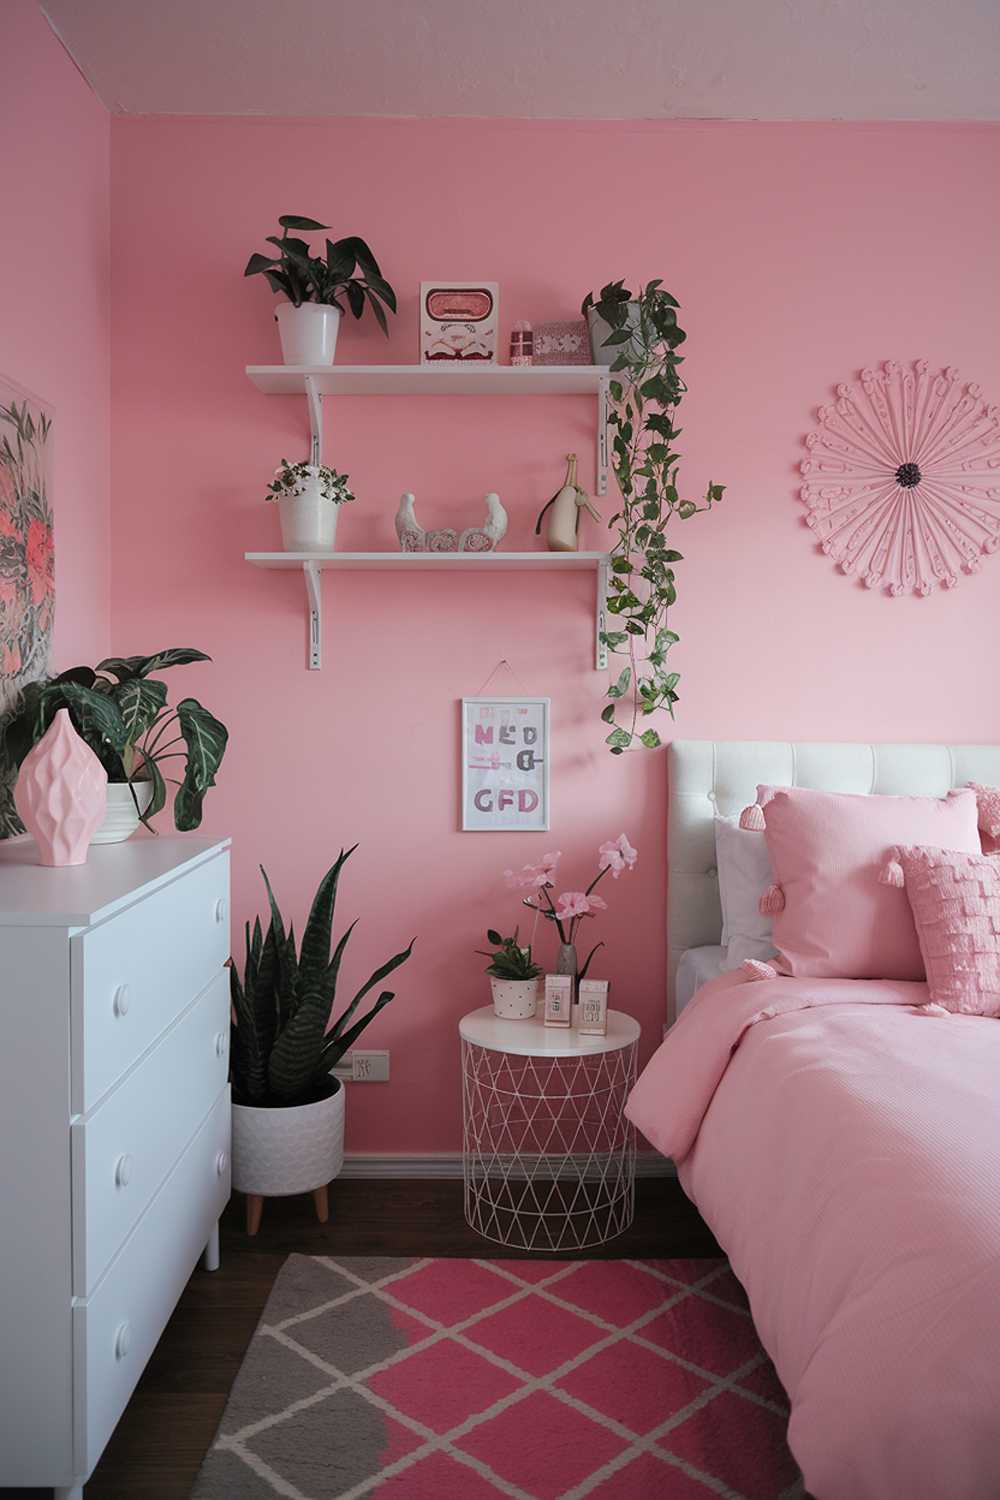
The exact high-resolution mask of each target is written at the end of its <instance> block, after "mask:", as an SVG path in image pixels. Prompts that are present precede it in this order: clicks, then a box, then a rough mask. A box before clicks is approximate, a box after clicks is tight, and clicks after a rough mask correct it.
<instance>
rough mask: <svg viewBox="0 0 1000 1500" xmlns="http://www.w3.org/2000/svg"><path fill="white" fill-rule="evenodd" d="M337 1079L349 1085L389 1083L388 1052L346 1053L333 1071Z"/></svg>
mask: <svg viewBox="0 0 1000 1500" xmlns="http://www.w3.org/2000/svg"><path fill="white" fill-rule="evenodd" d="M333 1076H334V1077H335V1078H342V1079H344V1080H345V1082H347V1083H388V1082H389V1053H388V1051H373V1052H359V1051H353V1052H345V1053H344V1056H343V1057H342V1058H341V1059H340V1062H339V1063H338V1064H337V1066H336V1067H335V1068H334V1070H333Z"/></svg>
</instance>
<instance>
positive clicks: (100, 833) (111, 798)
mask: <svg viewBox="0 0 1000 1500" xmlns="http://www.w3.org/2000/svg"><path fill="white" fill-rule="evenodd" d="M133 791H134V792H135V798H134V800H133V797H132V793H133ZM152 800H153V783H152V782H151V781H133V782H132V784H131V786H129V784H128V782H126V781H109V782H108V811H107V816H106V817H105V819H104V822H103V823H102V824H101V825H100V827H99V828H98V830H97V832H96V833H95V834H94V837H93V838H92V839H91V841H90V842H91V843H92V844H122V843H124V842H125V840H126V839H130V838H131V837H132V835H133V833H135V830H136V829H137V828H138V826H139V812H140V811H141V812H145V811H146V808H147V807H148V806H149V804H150V803H151V802H152ZM136 802H138V804H139V808H138V810H137V809H136V805H135V804H136Z"/></svg>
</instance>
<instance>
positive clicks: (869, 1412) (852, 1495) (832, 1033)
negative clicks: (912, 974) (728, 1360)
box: [628, 972, 1000, 1500]
mask: <svg viewBox="0 0 1000 1500" xmlns="http://www.w3.org/2000/svg"><path fill="white" fill-rule="evenodd" d="M926 999H927V989H926V986H925V985H923V984H909V983H903V982H894V983H889V982H878V983H876V982H869V981H865V980H848V979H774V980H766V981H763V982H749V981H747V980H746V979H745V978H744V976H743V975H742V974H740V973H738V972H737V973H735V974H726V975H723V976H722V978H721V979H718V980H714V981H713V982H712V983H711V984H709V985H707V986H706V987H705V988H704V989H703V990H701V991H700V993H699V995H698V996H697V998H696V999H695V1000H694V1001H693V1002H692V1004H691V1005H690V1006H689V1007H688V1008H687V1010H686V1011H685V1012H684V1014H683V1016H682V1017H681V1019H680V1020H679V1021H678V1023H677V1025H676V1026H675V1027H674V1028H673V1030H672V1031H671V1032H670V1035H669V1036H668V1037H667V1040H666V1041H665V1042H664V1043H663V1045H662V1047H661V1048H660V1049H659V1051H658V1052H657V1053H656V1054H655V1056H654V1057H653V1058H652V1060H651V1062H650V1063H649V1066H648V1067H647V1068H646V1070H645V1072H644V1073H643V1075H642V1077H641V1078H640V1079H639V1082H638V1083H637V1085H636V1087H635V1089H634V1091H633V1093H632V1096H631V1098H630V1100H629V1104H628V1114H629V1116H630V1118H631V1119H632V1120H633V1121H634V1122H635V1124H636V1125H637V1126H638V1127H639V1129H640V1130H641V1131H642V1132H643V1134H644V1135H645V1136H647V1137H648V1139H649V1140H650V1141H651V1142H652V1144H653V1145H654V1146H656V1147H657V1148H658V1149H659V1150H660V1151H662V1152H664V1153H665V1154H666V1155H668V1156H672V1157H673V1158H674V1159H675V1160H676V1161H677V1163H678V1168H679V1173H680V1178H681V1182H682V1183H683V1186H684V1188H685V1191H686V1192H687V1193H688V1194H689V1196H690V1197H691V1198H692V1199H693V1200H694V1202H695V1203H696V1204H697V1205H698V1208H699V1209H700V1211H701V1213H702V1214H703V1216H704V1218H705V1219H706V1221H707V1222H708V1224H709V1225H710V1226H711V1228H712V1230H713V1231H714V1233H715V1235H716V1237H717V1238H718V1240H719V1243H720V1244H721V1245H722V1246H723V1247H724V1249H725V1250H726V1251H727V1253H728V1254H729V1256H730V1258H731V1261H732V1265H733V1269H734V1271H735V1272H736V1275H737V1276H738V1277H739V1279H740V1281H742V1283H743V1285H744V1287H745V1288H746V1291H747V1294H748V1296H749V1298H750V1302H751V1306H752V1309H753V1315H754V1320H755V1322H756V1324H757V1329H758V1332H759V1334H760V1337H761V1340H762V1342H763V1344H764V1346H765V1348H766V1349H767V1351H768V1353H769V1354H770V1355H771V1357H772V1359H773V1360H774V1363H775V1366H776V1367H777V1370H778V1374H779V1375H780V1377H781V1380H782V1382H783V1384H784V1386H785V1389H786V1390H787V1392H788V1395H789V1398H790V1401H791V1408H792V1414H791V1420H790V1423H789V1429H788V1437H789V1443H790V1445H791V1448H792V1452H793V1453H794V1455H795V1457H796V1459H797V1460H798V1462H799V1464H800V1465H801V1467H802V1471H803V1474H804V1476H805V1482H806V1485H807V1487H808V1489H809V1491H810V1493H811V1494H812V1495H814V1496H815V1497H816V1500H1000V1021H996V1020H990V1019H985V1018H983V1017H979V1016H962V1015H949V1016H945V1017H941V1016H929V1015H922V1014H918V1013H917V1012H916V1011H915V1009H914V1007H915V1006H917V1005H920V1004H923V1003H924V1002H925V1001H926Z"/></svg>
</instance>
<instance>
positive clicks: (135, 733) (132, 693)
mask: <svg viewBox="0 0 1000 1500" xmlns="http://www.w3.org/2000/svg"><path fill="white" fill-rule="evenodd" d="M111 697H112V699H113V700H114V702H115V703H117V705H118V709H119V712H120V713H121V716H122V719H123V721H124V724H125V737H126V743H127V744H129V745H134V744H135V743H136V741H137V740H138V739H140V738H141V737H142V735H144V734H145V733H146V730H147V729H148V728H149V726H150V725H151V724H152V722H153V720H154V719H155V718H156V715H157V714H158V713H159V712H160V710H161V708H163V707H164V705H165V704H166V701H167V686H166V683H164V682H158V681H157V680H156V679H155V678H151V677H129V678H126V679H125V681H123V682H119V683H117V684H116V686H115V687H114V688H113V689H112V690H111Z"/></svg>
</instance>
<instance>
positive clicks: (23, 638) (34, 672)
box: [0, 376, 55, 838]
mask: <svg viewBox="0 0 1000 1500" xmlns="http://www.w3.org/2000/svg"><path fill="white" fill-rule="evenodd" d="M51 449H52V417H51V413H50V411H49V409H48V407H47V406H46V405H45V403H44V402H43V401H41V400H39V398H38V397H37V396H33V395H31V394H30V393H29V392H28V391H25V390H22V389H21V387H20V386H17V385H15V384H14V383H13V382H12V381H10V380H7V379H6V378H5V377H3V376H0V720H2V716H3V714H4V712H5V711H6V710H7V709H8V708H9V707H10V706H11V705H12V704H13V703H14V702H15V701H16V699H17V696H18V694H19V692H20V690H21V688H22V687H23V686H24V684H25V683H27V682H32V681H34V680H35V679H36V678H39V677H43V676H44V675H45V673H46V672H47V671H48V666H49V647H50V643H51V639H52V619H53V614H54V609H55V559H54V553H53V543H52V503H51ZM13 779H14V770H13V767H11V766H8V765H5V764H4V765H0V838H8V837H9V836H10V835H11V834H13V833H20V832H21V831H22V830H21V824H20V822H19V820H18V817H17V814H16V812H15V811H14V805H13V799H12V784H13Z"/></svg>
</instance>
